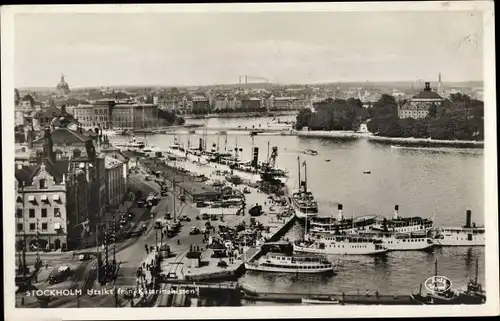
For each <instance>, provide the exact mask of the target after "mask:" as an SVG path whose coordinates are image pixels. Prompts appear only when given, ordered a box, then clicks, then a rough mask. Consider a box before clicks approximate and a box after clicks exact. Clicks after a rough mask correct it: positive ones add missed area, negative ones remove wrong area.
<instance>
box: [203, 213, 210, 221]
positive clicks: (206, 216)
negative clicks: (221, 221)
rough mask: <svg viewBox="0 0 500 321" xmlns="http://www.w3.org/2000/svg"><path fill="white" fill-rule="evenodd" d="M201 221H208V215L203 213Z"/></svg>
mask: <svg viewBox="0 0 500 321" xmlns="http://www.w3.org/2000/svg"><path fill="white" fill-rule="evenodd" d="M201 219H202V220H208V219H210V215H208V214H207V213H203V214H202V215H201Z"/></svg>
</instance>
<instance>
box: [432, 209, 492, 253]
mask: <svg viewBox="0 0 500 321" xmlns="http://www.w3.org/2000/svg"><path fill="white" fill-rule="evenodd" d="M485 231H486V230H485V228H484V226H476V223H472V224H471V211H470V210H467V212H466V222H465V225H464V226H462V227H442V228H439V229H437V230H436V233H435V235H434V237H435V239H436V242H437V243H438V244H439V245H441V246H484V245H485V242H486V241H485Z"/></svg>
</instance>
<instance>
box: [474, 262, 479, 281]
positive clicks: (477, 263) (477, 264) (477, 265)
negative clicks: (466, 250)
mask: <svg viewBox="0 0 500 321" xmlns="http://www.w3.org/2000/svg"><path fill="white" fill-rule="evenodd" d="M478 270H479V258H476V276H475V282H474V283H475V284H477V273H478Z"/></svg>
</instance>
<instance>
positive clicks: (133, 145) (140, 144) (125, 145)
mask: <svg viewBox="0 0 500 321" xmlns="http://www.w3.org/2000/svg"><path fill="white" fill-rule="evenodd" d="M113 145H114V146H115V147H117V148H119V149H124V150H132V151H141V150H142V149H143V148H144V147H145V146H146V144H145V143H144V141H142V140H138V139H136V138H135V137H134V138H133V139H132V140H130V141H128V142H115V143H114V144H113Z"/></svg>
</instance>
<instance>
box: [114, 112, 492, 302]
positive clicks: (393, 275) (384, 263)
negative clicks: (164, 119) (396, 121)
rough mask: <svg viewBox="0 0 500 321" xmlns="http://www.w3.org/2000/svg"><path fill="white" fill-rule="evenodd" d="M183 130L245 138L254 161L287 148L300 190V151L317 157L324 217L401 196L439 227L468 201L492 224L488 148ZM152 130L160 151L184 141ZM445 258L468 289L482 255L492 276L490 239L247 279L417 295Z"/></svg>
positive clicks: (231, 123)
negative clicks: (328, 272) (255, 152)
mask: <svg viewBox="0 0 500 321" xmlns="http://www.w3.org/2000/svg"><path fill="white" fill-rule="evenodd" d="M282 119H283V120H285V118H282ZM289 119H290V118H288V120H289ZM271 120H272V118H271V119H267V120H263V119H260V118H255V119H208V120H192V123H199V124H204V125H205V126H210V127H217V126H220V127H224V128H230V127H232V128H237V127H238V126H242V127H249V128H251V127H252V126H255V127H258V125H259V124H261V125H262V126H265V124H266V123H267V122H268V121H271ZM190 122H191V120H190ZM184 133H185V131H184ZM175 137H176V138H177V140H178V142H179V143H180V144H184V145H185V146H186V147H187V145H188V141H190V145H191V147H195V146H196V147H197V146H198V144H199V138H203V139H206V140H207V143H206V146H207V148H211V147H212V144H214V143H215V144H217V143H218V144H219V150H221V151H223V150H224V148H225V147H226V148H233V147H235V146H238V148H242V149H243V151H242V153H241V157H240V158H241V159H242V160H245V161H249V160H250V159H251V157H252V147H254V146H255V147H259V159H260V160H261V161H264V160H265V159H266V157H267V155H268V144H269V146H270V147H271V148H272V146H278V157H277V161H276V165H277V166H278V167H280V168H282V169H285V170H287V171H288V172H289V174H290V178H289V179H288V182H287V185H289V186H290V187H291V188H297V186H298V179H297V170H298V162H297V157H298V156H299V157H300V161H301V162H302V161H304V160H305V161H306V163H307V167H306V168H307V184H308V189H310V190H311V191H312V192H313V194H314V195H315V197H316V199H317V200H318V203H319V206H320V214H319V215H320V216H331V215H334V216H337V205H338V204H339V203H340V204H343V208H344V216H363V215H383V216H392V210H393V208H394V205H396V204H398V205H399V207H400V211H399V212H400V215H401V216H421V217H428V218H431V219H433V220H434V222H435V226H437V227H444V226H462V225H463V224H464V223H465V211H466V210H468V209H470V210H471V211H472V220H473V221H474V222H475V223H476V224H478V225H483V224H484V183H483V181H484V175H483V171H484V155H483V151H482V150H481V149H473V150H466V149H453V148H436V149H432V148H423V149H418V148H408V149H406V148H393V147H391V146H390V145H383V144H377V143H373V142H370V141H368V140H366V139H348V140H346V139H337V140H334V139H318V138H306V137H295V136H281V135H257V136H255V137H251V136H250V135H249V134H248V133H245V132H240V133H238V134H231V135H223V134H221V135H206V136H201V135H194V134H190V135H189V134H176V135H175ZM147 138H148V143H149V144H152V145H155V146H156V147H158V148H160V149H162V148H165V149H166V148H167V147H168V146H169V145H170V144H172V143H173V141H174V135H173V134H168V135H151V136H148V137H147ZM117 139H123V140H126V139H129V138H127V137H120V138H118V137H117ZM306 149H313V150H316V151H317V152H318V155H317V156H312V155H306V154H304V150H306ZM303 169H304V168H302V170H303ZM368 172H369V174H368ZM302 175H304V173H303V172H302ZM303 179H304V176H302V180H303ZM302 229H303V228H302V227H301V226H299V225H297V226H296V227H294V228H293V229H292V230H291V231H290V232H289V235H287V237H288V238H289V239H297V238H300V237H302V234H303V230H302ZM436 258H437V259H438V274H439V275H443V276H446V277H448V278H450V279H451V280H452V282H453V287H461V286H463V285H465V284H466V282H467V280H468V278H471V277H474V274H475V261H476V259H477V258H479V273H478V281H479V282H481V283H483V284H484V247H474V248H468V247H458V248H437V249H434V250H433V251H430V252H420V251H409V252H390V253H388V254H387V255H385V256H380V257H372V256H332V257H330V259H331V260H332V261H334V262H337V263H338V265H339V271H338V274H337V275H336V276H334V277H329V278H325V277H322V276H302V275H294V274H289V275H283V274H264V273H254V272H247V273H246V274H245V275H244V276H243V277H242V278H241V280H240V281H241V282H243V283H245V284H248V285H250V286H251V287H252V288H254V289H255V290H257V291H268V292H300V293H307V292H308V291H311V292H312V293H333V292H345V293H350V294H353V293H356V291H358V290H359V291H360V293H361V295H363V294H364V293H365V292H366V291H367V290H369V291H371V292H374V291H376V290H378V291H379V292H380V293H383V294H408V293H410V292H411V291H416V290H418V287H419V285H420V283H424V282H425V280H426V279H427V278H428V277H429V276H431V275H433V274H434V262H435V259H436Z"/></svg>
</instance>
